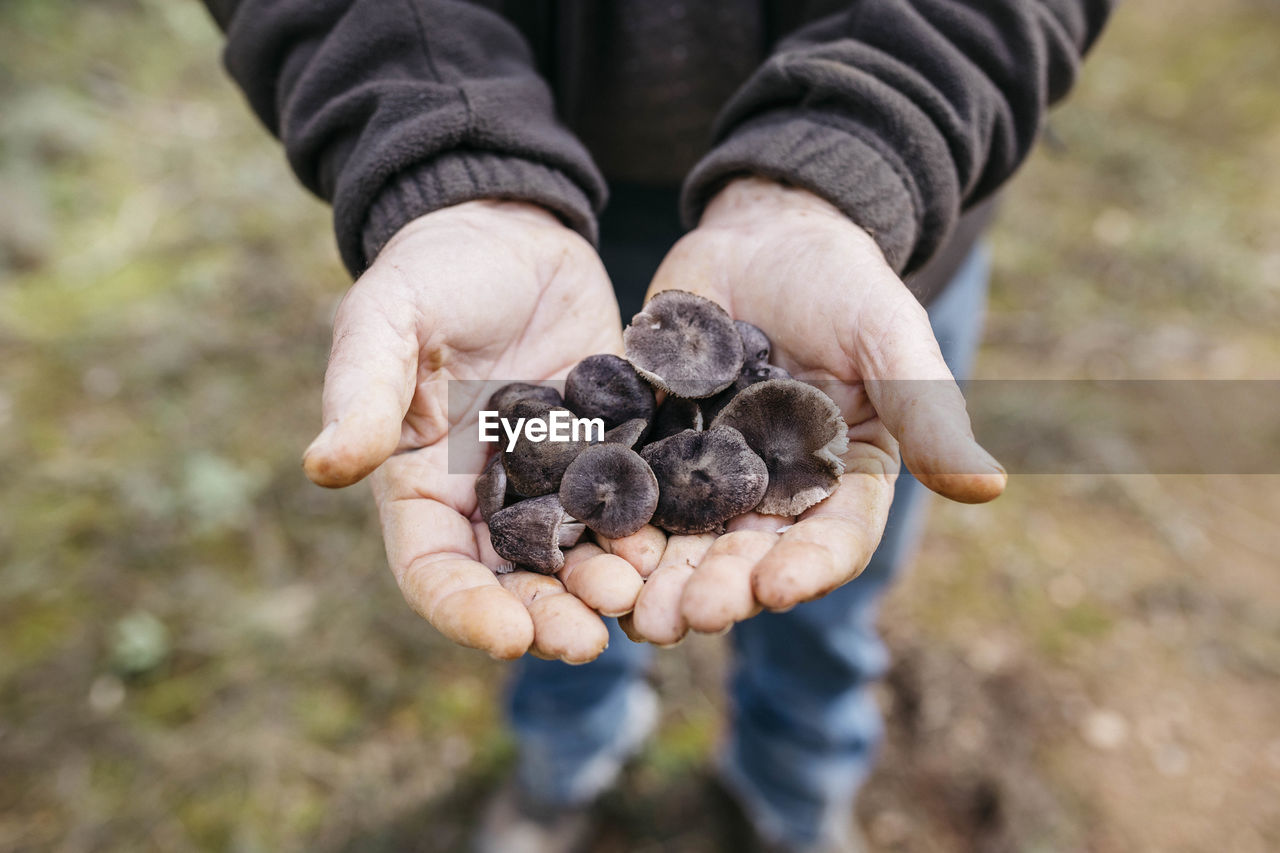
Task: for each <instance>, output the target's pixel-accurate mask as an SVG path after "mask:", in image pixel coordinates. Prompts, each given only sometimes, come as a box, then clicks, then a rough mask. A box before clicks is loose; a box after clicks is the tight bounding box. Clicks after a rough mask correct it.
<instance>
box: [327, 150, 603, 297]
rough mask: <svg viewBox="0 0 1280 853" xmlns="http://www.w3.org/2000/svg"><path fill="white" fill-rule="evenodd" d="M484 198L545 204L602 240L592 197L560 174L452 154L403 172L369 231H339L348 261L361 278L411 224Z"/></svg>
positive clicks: (517, 162) (515, 161)
mask: <svg viewBox="0 0 1280 853" xmlns="http://www.w3.org/2000/svg"><path fill="white" fill-rule="evenodd" d="M478 199H505V200H508V201H527V202H531V203H533V204H538V205H541V206H542V207H545V208H547V209H548V210H550V211H551V212H552V213H554V214H556V215H557V216H559V217H560V219H561V220H562V221H563V222H564V223H565V225H567V226H568V227H570V228H572V229H573V230H574V231H577V232H578V233H579V234H581V235H582V236H583V237H585V238H586V239H587V240H588V241H590V242H591V243H592V244H593V245H594V244H595V243H596V242H597V237H598V231H597V225H596V218H595V214H594V213H593V211H592V206H591V201H590V199H589V198H588V197H587V194H586V193H585V192H584V191H583V190H582V188H581V187H579V186H578V185H577V184H576V183H575V182H574V181H573V180H572V179H571V178H569V177H568V176H567V175H565V174H564V173H563V172H561V171H560V170H558V169H555V168H552V167H550V166H547V165H544V164H542V163H537V162H534V161H532V160H525V159H521V158H518V157H511V156H508V155H502V154H494V153H490V152H485V151H465V152H449V153H447V154H441V155H439V156H437V157H434V158H432V159H431V160H427V161H425V162H422V163H419V164H417V165H414V166H412V167H410V168H408V169H406V170H404V171H401V172H399V173H397V174H396V175H394V176H393V177H392V178H391V179H390V180H389V181H387V183H386V184H385V185H384V186H383V188H382V190H381V191H380V192H379V193H378V194H377V195H376V196H375V197H374V200H373V202H372V203H371V204H370V205H369V209H368V211H367V213H366V214H365V219H364V226H363V228H362V229H361V230H360V231H359V232H358V233H356V234H353V235H351V236H350V237H349V238H344V235H343V234H341V233H339V235H338V239H339V241H340V247H339V248H340V249H341V251H342V259H343V261H344V262H345V263H346V265H347V267H348V268H349V269H351V270H352V272H353V273H356V274H358V273H359V272H360V271H361V270H363V269H365V268H366V267H367V266H368V265H369V264H370V263H372V262H373V259H374V258H376V257H377V256H378V252H380V251H381V250H382V247H383V246H384V245H386V243H387V241H388V240H390V239H391V237H392V236H393V235H394V234H395V233H396V232H397V231H399V230H400V229H401V228H402V227H403V226H404V225H405V224H406V223H408V222H409V221H410V220H413V219H416V218H417V217H419V216H422V215H424V214H427V213H430V212H432V211H433V210H439V209H440V208H442V207H449V206H450V205H454V204H461V203H462V202H464V201H475V200H478ZM344 241H345V242H344Z"/></svg>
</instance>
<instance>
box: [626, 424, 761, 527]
mask: <svg viewBox="0 0 1280 853" xmlns="http://www.w3.org/2000/svg"><path fill="white" fill-rule="evenodd" d="M640 455H641V457H643V459H644V460H645V461H646V462H648V463H649V467H650V468H652V469H653V473H654V476H656V477H657V478H658V506H657V509H655V510H654V513H653V523H654V524H656V525H657V526H659V527H661V528H663V529H665V530H667V531H668V532H670V533H708V532H712V531H718V530H721V529H723V526H724V523H725V522H726V521H728V520H729V519H731V518H733V517H734V516H736V515H741V514H742V513H744V512H747V511H748V510H750V509H752V508H753V507H755V505H756V504H757V503H759V502H760V498H761V497H762V496H763V495H764V493H765V489H766V487H767V486H768V479H769V470H768V468H766V467H765V464H764V460H762V459H761V458H760V457H759V456H757V455H756V454H755V453H754V452H752V450H751V448H750V447H748V446H747V442H746V440H745V439H744V438H743V437H742V434H741V433H739V432H738V431H737V430H736V429H733V428H732V427H725V426H721V427H712V428H711V429H709V430H706V431H705V432H694V431H693V430H691V429H689V430H685V431H684V432H679V433H676V434H675V435H673V436H671V437H670V438H664V439H663V440H662V441H659V442H655V443H654V444H650V445H649V446H647V447H645V448H644V449H643V450H641V451H640Z"/></svg>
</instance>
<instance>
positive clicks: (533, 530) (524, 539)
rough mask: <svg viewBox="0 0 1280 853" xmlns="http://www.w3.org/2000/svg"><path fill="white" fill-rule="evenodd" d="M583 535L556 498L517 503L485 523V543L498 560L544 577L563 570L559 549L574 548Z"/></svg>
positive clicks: (549, 496)
mask: <svg viewBox="0 0 1280 853" xmlns="http://www.w3.org/2000/svg"><path fill="white" fill-rule="evenodd" d="M585 531H586V526H585V525H583V524H581V523H579V522H578V521H576V520H575V519H574V518H572V517H571V516H570V515H569V514H568V513H566V512H565V511H564V508H563V507H561V506H560V498H559V497H557V496H556V495H544V496H542V497H540V498H530V499H529V500H524V501H520V502H519V503H516V504H512V505H511V506H509V507H507V508H506V509H501V510H498V511H497V512H495V513H494V514H493V517H492V518H490V519H489V539H490V541H491V542H492V543H493V550H494V551H496V552H498V556H499V557H502V558H503V559H505V560H510V561H511V562H513V563H515V564H516V565H517V566H521V567H523V568H526V569H531V570H533V571H536V572H542V573H543V574H546V575H549V574H554V573H555V572H557V571H559V570H560V569H561V568H562V567H563V566H564V554H563V553H562V552H561V551H560V549H561V548H572V547H573V546H574V545H576V544H578V541H579V540H580V539H581V538H582V535H583V533H584V532H585Z"/></svg>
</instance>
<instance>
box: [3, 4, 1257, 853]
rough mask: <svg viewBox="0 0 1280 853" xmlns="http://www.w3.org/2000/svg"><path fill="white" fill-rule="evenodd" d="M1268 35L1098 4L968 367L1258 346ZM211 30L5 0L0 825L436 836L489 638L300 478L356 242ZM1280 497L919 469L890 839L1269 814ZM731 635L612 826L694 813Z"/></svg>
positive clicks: (696, 831)
mask: <svg viewBox="0 0 1280 853" xmlns="http://www.w3.org/2000/svg"><path fill="white" fill-rule="evenodd" d="M1277 44H1280V7H1278V6H1277V5H1276V4H1275V3H1274V2H1269V0H1256V2H1249V0H1223V2H1217V3H1213V4H1206V3H1195V2H1191V0H1131V1H1130V2H1128V3H1126V4H1125V5H1124V6H1123V8H1122V9H1121V11H1120V12H1119V13H1118V15H1117V17H1116V20H1115V21H1114V25H1113V26H1112V28H1111V30H1110V32H1109V33H1108V34H1107V36H1106V37H1105V38H1104V40H1103V42H1102V45H1101V47H1100V48H1099V50H1098V51H1097V54H1096V56H1094V57H1093V59H1092V61H1091V63H1090V64H1089V66H1088V68H1087V73H1086V74H1085V77H1084V80H1083V83H1082V85H1081V87H1080V89H1079V90H1078V92H1077V93H1076V95H1075V97H1074V98H1073V100H1072V102H1071V103H1070V105H1069V106H1067V107H1066V108H1064V109H1062V110H1060V111H1059V112H1058V113H1057V114H1056V115H1055V117H1054V119H1053V123H1052V125H1053V136H1052V139H1051V140H1050V143H1049V144H1046V145H1044V146H1042V148H1041V150H1040V151H1039V152H1038V153H1037V154H1036V155H1035V156H1034V157H1033V159H1032V161H1031V162H1030V163H1029V165H1028V166H1027V167H1026V169H1025V170H1024V172H1023V174H1022V175H1021V178H1020V180H1019V181H1018V182H1017V183H1016V187H1015V188H1014V189H1013V191H1012V192H1011V193H1010V198H1009V201H1008V204H1007V206H1006V209H1005V212H1004V216H1003V218H1002V224H1001V225H1000V227H999V230H998V233H997V235H996V238H995V248H996V264H997V267H996V279H995V297H994V305H993V311H992V316H991V319H990V336H989V342H988V345H987V347H986V349H985V351H984V353H983V357H982V362H981V370H980V375H983V376H989V377H1077V376H1089V377H1121V376H1126V377H1128V376H1134V377H1147V378H1154V377H1221V378H1228V377H1268V378H1277V377H1280V336H1277V334H1276V330H1277V328H1280V236H1277V235H1280V93H1278V92H1277V90H1276V81H1277V80H1280V51H1277V50H1276V45H1277ZM217 51H218V39H217V37H216V35H215V34H214V32H213V29H212V26H211V25H210V23H209V21H208V20H207V19H206V17H205V14H204V12H203V10H202V9H201V8H200V7H199V6H198V5H197V4H194V3H174V2H165V0H96V2H94V3H72V2H69V0H8V2H5V3H3V4H0V57H3V59H0V116H2V118H0V277H2V278H0V483H3V485H2V486H0V566H2V567H3V569H2V571H3V579H2V581H0V850H4V851H34V850H64V851H97V850H121V851H124V850H128V851H139V850H163V851H184V850H223V849H226V850H236V851H290V850H308V851H329V850H353V851H370V850H373V851H379V850H386V851H391V850H423V851H434V850H446V849H453V848H455V847H456V846H457V845H458V844H459V843H460V839H461V838H462V837H463V836H464V834H465V831H466V828H467V826H468V824H469V821H470V820H471V818H472V817H473V816H474V813H475V809H476V808H477V806H478V803H479V802H480V798H481V797H482V795H483V792H484V791H485V790H486V788H487V787H488V786H489V785H491V784H493V782H494V780H496V779H497V778H499V777H500V775H501V772H502V769H503V767H504V766H505V764H506V762H507V761H508V760H509V757H510V744H509V742H508V741H507V740H506V738H505V736H504V735H503V734H502V733H501V731H500V729H499V727H498V720H497V718H496V713H495V710H494V708H495V705H494V698H495V697H496V696H497V695H498V693H499V690H500V684H501V678H502V674H503V670H502V667H500V666H499V665H497V664H493V663H490V662H488V661H487V660H485V659H482V658H481V657H479V656H477V655H475V654H472V653H468V652H465V651H461V650H458V649H454V648H451V647H449V646H447V645H446V644H444V643H443V642H441V641H440V640H438V638H437V637H436V635H435V634H434V632H433V631H432V630H431V629H429V628H428V627H427V626H426V625H425V624H423V623H421V622H419V620H418V619H417V618H416V617H415V616H413V615H412V614H411V613H410V612H409V611H408V609H407V608H406V607H405V606H404V604H403V602H402V600H401V599H400V596H399V594H398V592H397V591H396V589H395V585H394V583H393V582H392V580H391V578H390V577H389V575H388V573H387V572H386V570H385V567H384V562H383V555H382V552H381V545H380V543H379V540H378V536H377V534H376V529H375V523H374V520H373V518H372V512H371V509H372V507H371V504H370V502H369V500H368V496H367V493H366V491H365V490H364V489H363V488H356V489H353V490H351V491H350V492H348V493H341V494H332V493H326V492H322V491H321V490H319V489H316V488H313V487H310V486H309V485H308V484H307V483H306V482H305V481H304V479H303V477H302V476H301V473H300V471H299V468H298V464H297V459H298V454H299V451H300V450H301V448H302V447H303V446H304V445H305V443H306V442H307V441H308V440H309V438H310V435H311V430H312V428H313V426H314V425H315V424H316V423H317V421H318V389H319V379H320V376H321V371H322V367H323V363H324V357H325V353H326V350H327V336H328V332H327V326H328V319H329V316H330V314H331V311H332V309H333V307H334V304H335V301H336V299H337V298H338V296H339V294H340V293H341V291H342V289H343V288H344V286H345V283H346V282H345V279H344V275H343V273H342V272H341V270H340V268H339V266H338V264H337V260H336V254H335V252H334V250H333V247H332V240H331V237H330V234H329V230H328V222H327V212H326V210H325V209H324V208H323V207H322V206H321V205H320V204H318V203H317V202H315V201H314V200H311V199H309V198H308V197H307V196H306V195H305V194H304V192H303V191H302V190H301V189H299V188H298V187H297V186H296V184H295V183H294V181H293V179H292V177H291V176H290V175H289V173H288V171H287V169H286V168H285V166H284V162H283V159H282V157H281V156H280V152H279V150H278V149H277V147H276V146H275V145H274V144H273V143H272V142H271V141H270V140H268V139H267V138H266V137H265V136H264V134H263V133H262V132H261V130H260V129H259V127H258V126H257V125H256V124H255V122H254V120H253V119H252V118H251V116H250V115H249V114H248V112H247V110H246V109H245V108H244V107H243V106H242V104H241V103H240V101H239V97H238V95H237V93H236V92H235V91H234V90H233V88H232V86H231V85H230V84H229V83H228V81H227V80H226V79H225V78H224V77H223V76H222V74H221V73H220V70H219V68H218V65H217ZM1222 416H1223V417H1228V418H1229V417H1230V416H1231V413H1229V412H1224V413H1222ZM1278 519H1280V478H1277V477H1266V476H1253V477H1249V476H1239V477H1226V476H1197V477H1190V476H1185V477H1171V476H1160V477H1157V476H1149V475H1147V476H1142V475H1133V476H1122V477H1121V476H1112V477H1066V476H1044V477H1030V476H1022V477H1015V478H1014V480H1013V482H1012V484H1011V488H1010V490H1009V492H1008V494H1007V495H1006V496H1005V497H1004V498H1002V499H1001V500H1000V501H998V502H997V503H996V504H994V505H992V506H988V507H964V506H952V505H948V506H943V505H941V504H937V505H935V507H934V512H933V516H932V520H931V526H930V530H929V536H928V539H927V542H926V543H925V545H924V547H923V550H922V552H921V554H920V557H919V559H918V561H917V564H916V565H915V566H914V568H913V569H912V571H911V572H910V574H909V576H908V577H907V578H906V579H905V581H904V582H903V583H901V584H900V585H899V586H898V588H897V589H896V590H895V592H894V594H893V596H892V600H891V601H890V603H889V605H888V607H887V609H886V612H885V614H884V619H883V623H884V627H885V630H886V632H887V635H888V638H889V641H890V644H891V645H892V647H893V650H894V653H895V655H896V660H897V663H896V665H895V668H894V670H893V672H892V674H891V677H890V678H889V679H888V680H887V682H886V684H885V685H884V688H883V690H882V691H881V692H882V698H883V701H884V704H885V707H886V710H887V712H888V714H889V719H890V737H889V742H888V745H887V747H886V751H885V754H884V758H883V761H882V764H881V769H880V770H879V771H878V773H877V774H876V776H875V777H874V778H873V779H872V781H871V783H870V785H869V786H868V788H867V790H866V794H865V796H864V797H863V800H862V802H861V804H860V807H859V811H860V816H861V818H862V820H863V823H864V825H865V826H866V827H867V828H868V832H869V834H870V836H871V838H872V840H873V842H874V843H875V845H876V847H877V849H884V850H906V851H949V850H1000V851H1003V850H1010V851H1013V850H1018V851H1024V850H1025V851H1031V850H1046V851H1048V850H1095V851H1135V850H1160V851H1171V850H1197V851H1199V850H1214V851H1217V850H1232V851H1253V850H1257V851H1264V850H1274V849H1280V712H1278V711H1277V707H1278V702H1277V699H1280V692H1278V690H1277V688H1280V607H1278V606H1277V604H1278V603H1280V573H1278V572H1277V571H1276V568H1277V567H1276V555H1277V553H1280V521H1278ZM722 655H723V643H722V641H719V640H710V639H705V638H699V639H695V640H692V641H690V642H688V643H686V644H685V646H683V647H682V649H681V650H680V651H677V652H673V653H667V654H664V655H662V656H661V658H662V661H661V666H660V670H659V673H658V676H659V679H660V682H661V685H662V689H663V692H664V695H665V697H666V699H667V702H668V704H667V708H668V710H667V716H666V719H665V724H664V727H663V729H662V732H661V734H660V736H659V737H658V739H657V740H656V742H655V743H654V744H653V745H652V746H651V747H650V748H649V749H648V750H647V751H646V752H645V754H644V755H643V756H642V758H641V760H640V761H639V762H638V764H637V766H636V767H635V768H633V770H632V771H631V772H630V773H629V775H628V777H627V782H626V785H625V787H624V789H623V791H622V792H621V793H619V794H617V795H614V796H612V797H611V798H610V799H609V800H608V801H607V802H606V803H605V806H604V809H605V814H606V825H605V829H604V835H603V838H602V841H601V845H600V849H603V850H611V851H613V850H617V851H621V850H655V851H656V850H708V849H714V844H715V840H714V839H715V835H714V829H713V827H712V825H711V821H709V819H707V817H706V815H707V809H708V805H707V800H706V794H705V791H704V788H703V786H702V781H701V775H700V774H701V772H702V768H703V767H704V762H705V758H706V755H707V753H708V751H709V750H710V749H711V748H712V747H713V745H714V743H715V740H716V737H717V732H718V726H719V725H720V723H719V719H720V718H719V714H718V709H719V706H720V703H721V698H720V693H719V691H718V689H717V688H716V687H715V685H718V684H719V682H720V680H721V678H722Z"/></svg>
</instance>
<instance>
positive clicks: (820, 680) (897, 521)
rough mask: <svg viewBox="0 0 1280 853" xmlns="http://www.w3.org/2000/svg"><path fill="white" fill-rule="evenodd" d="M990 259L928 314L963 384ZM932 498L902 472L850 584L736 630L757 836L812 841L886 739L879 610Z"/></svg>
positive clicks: (740, 720)
mask: <svg viewBox="0 0 1280 853" xmlns="http://www.w3.org/2000/svg"><path fill="white" fill-rule="evenodd" d="M987 278H988V259H987V255H986V252H985V250H984V249H982V248H979V249H977V250H975V251H974V253H973V254H972V255H971V256H970V258H969V259H968V260H967V261H966V262H965V264H964V266H963V267H962V268H961V269H960V271H959V272H958V273H957V274H956V276H955V278H954V279H953V280H952V282H951V283H950V285H949V286H948V287H947V288H946V290H945V291H944V292H943V293H942V294H941V295H940V296H939V297H938V299H937V300H935V302H934V304H933V305H932V306H931V307H930V310H929V317H930V320H931V322H932V323H933V326H934V333H935V335H936V336H937V337H938V340H939V343H940V345H941V347H942V351H943V355H944V357H945V358H946V359H947V363H948V364H949V365H950V366H951V369H952V372H953V373H955V374H956V375H957V376H961V377H963V376H966V375H967V374H968V373H969V371H970V369H971V367H972V361H973V356H974V354H975V352H976V350H977V346H978V341H979V337H980V334H981V325H982V315H983V309H984V307H985V302H986V287H987ZM924 497H925V490H924V487H923V486H921V485H920V483H919V482H918V481H917V480H916V479H915V478H914V477H912V476H911V475H910V474H909V473H907V472H906V470H905V469H904V470H903V472H902V475H901V476H900V477H899V478H898V482H897V487H896V490H895V494H894V498H893V504H892V507H891V509H890V511H889V521H888V524H887V525H886V528H885V533H884V538H883V539H882V540H881V542H880V546H879V548H878V549H877V550H876V553H875V555H874V556H873V557H872V558H871V562H870V563H869V564H868V566H867V568H866V570H865V571H864V572H863V573H862V575H860V576H859V577H858V578H857V579H855V580H854V581H851V582H850V583H848V584H846V585H845V586H843V587H841V588H840V589H838V590H835V591H834V592H832V593H831V594H829V595H827V596H825V597H824V598H821V599H819V600H817V601H811V602H808V603H806V604H802V605H800V606H799V607H796V608H794V609H793V610H791V611H788V612H787V613H762V614H761V615H759V616H757V617H755V618H754V619H751V620H748V621H747V622H743V623H742V624H740V625H737V626H736V627H735V628H734V630H733V633H732V639H733V644H734V649H735V651H736V653H737V660H736V665H735V669H734V672H733V675H732V678H731V698H732V703H733V707H734V714H735V716H734V720H733V732H732V735H731V737H730V740H729V743H728V748H727V749H726V751H725V754H724V755H723V756H722V757H721V769H722V771H723V774H724V776H725V778H726V781H727V782H728V783H729V784H730V786H731V787H733V788H734V789H735V792H736V793H737V794H738V795H739V796H740V797H741V798H742V799H743V800H745V801H746V804H747V805H748V807H749V810H750V811H751V813H752V816H753V817H754V818H755V819H756V820H757V821H758V822H759V825H760V828H761V829H762V830H763V831H764V832H765V833H766V834H768V835H771V836H774V837H775V838H776V839H778V840H786V841H788V842H791V843H797V844H804V843H807V842H811V841H813V840H815V839H816V838H818V837H819V836H820V835H822V834H823V827H824V826H825V825H826V824H827V822H828V821H832V820H839V819H843V818H844V817H846V816H847V815H848V813H849V808H850V806H851V804H852V800H853V797H854V795H855V793H856V791H857V788H858V785H859V784H860V783H861V782H862V780H863V778H865V776H866V775H867V773H868V772H870V769H871V766H872V764H873V761H874V756H875V751H876V748H877V745H878V744H879V741H880V734H881V720H880V714H879V710H878V709H877V707H876V704H875V701H874V699H873V698H872V696H871V693H870V690H869V689H868V688H869V686H870V684H871V682H873V681H874V680H875V679H877V678H879V677H880V676H881V675H882V674H883V673H884V670H885V668H886V666H887V665H888V655H887V653H886V650H885V648H884V646H883V644H882V643H881V642H880V639H879V637H878V636H877V634H876V629H875V618H876V610H877V605H878V603H879V601H880V597H881V595H882V594H883V592H884V590H885V588H886V587H887V586H888V584H889V581H890V580H891V578H892V577H893V575H894V574H895V572H896V571H897V570H898V568H899V567H900V566H901V564H902V563H903V562H904V560H905V559H906V558H907V557H909V556H910V554H911V551H912V550H913V549H914V547H915V545H916V542H917V540H918V538H919V534H920V531H921V528H922V527H923V522H924V509H925V506H924V500H923V499H924Z"/></svg>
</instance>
